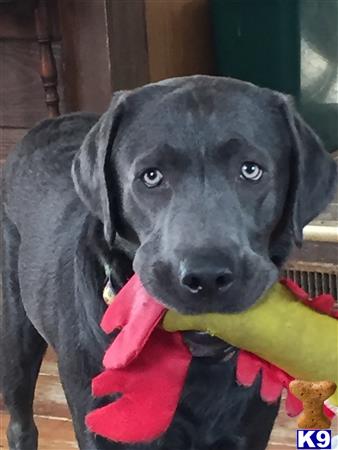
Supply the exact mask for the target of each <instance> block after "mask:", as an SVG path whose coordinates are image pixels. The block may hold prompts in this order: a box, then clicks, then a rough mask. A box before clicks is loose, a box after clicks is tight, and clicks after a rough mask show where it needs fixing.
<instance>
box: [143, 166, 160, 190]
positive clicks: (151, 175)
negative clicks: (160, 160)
mask: <svg viewBox="0 0 338 450" xmlns="http://www.w3.org/2000/svg"><path fill="white" fill-rule="evenodd" d="M140 178H141V180H142V181H143V183H144V184H145V185H146V186H147V187H148V188H154V187H157V186H159V185H160V184H161V182H162V179H163V175H162V173H161V172H160V171H159V170H158V169H155V168H150V169H147V170H145V171H144V172H143V173H142V175H141V177H140Z"/></svg>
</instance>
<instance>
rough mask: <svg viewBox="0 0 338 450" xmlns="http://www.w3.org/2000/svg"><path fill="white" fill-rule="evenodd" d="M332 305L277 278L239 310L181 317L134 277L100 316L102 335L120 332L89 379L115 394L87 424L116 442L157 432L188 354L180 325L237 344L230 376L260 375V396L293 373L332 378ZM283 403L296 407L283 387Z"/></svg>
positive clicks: (285, 384) (337, 330) (170, 409)
mask: <svg viewBox="0 0 338 450" xmlns="http://www.w3.org/2000/svg"><path fill="white" fill-rule="evenodd" d="M309 306H310V307H309ZM333 307H334V299H333V298H332V297H331V296H328V295H323V296H320V297H318V298H317V299H315V300H310V299H309V298H308V295H307V294H306V293H305V292H304V291H303V290H301V289H300V288H299V287H298V286H297V285H295V284H294V283H292V282H290V281H287V282H285V283H284V285H282V284H280V283H276V284H275V285H274V286H273V287H272V288H271V289H270V290H269V291H268V292H267V293H266V294H265V295H264V297H263V298H261V299H260V300H259V301H258V302H257V304H256V305H255V306H253V307H252V308H250V309H249V310H247V311H245V312H242V313H238V314H204V315H196V316H184V315H181V314H179V313H177V312H175V311H167V310H166V309H165V308H164V307H163V306H162V305H161V304H160V303H159V302H158V301H157V300H156V299H154V298H152V297H151V296H150V295H149V294H148V293H147V292H146V290H145V289H144V288H143V286H142V284H141V282H140V280H139V278H138V277H137V275H134V276H133V277H132V278H131V280H130V281H129V282H128V283H127V284H126V285H125V286H124V288H123V289H122V290H121V291H120V292H119V294H118V295H117V296H116V297H115V299H114V301H113V302H112V304H111V305H110V306H109V307H108V309H107V311H106V313H105V315H104V317H103V320H102V323H101V326H102V328H103V330H104V331H105V332H106V333H111V332H113V331H114V330H120V332H119V334H118V335H117V337H116V338H115V340H114V341H113V343H112V344H111V345H110V347H109V348H108V349H107V351H106V354H105V356H104V360H103V364H104V367H105V371H104V372H103V373H102V374H100V375H98V376H97V377H96V378H94V380H93V383H92V390H93V395H94V396H97V397H100V396H105V395H109V394H113V393H117V392H118V393H120V395H121V396H120V397H119V398H118V400H116V401H114V402H112V403H109V404H107V405H105V406H102V407H101V408H98V409H96V410H94V411H92V412H91V413H89V414H88V415H87V418H86V423H87V426H88V427H89V429H90V430H91V431H92V432H94V433H97V434H100V435H102V436H104V437H106V438H108V439H111V440H113V441H119V442H133V443H135V442H149V441H152V440H154V439H156V438H157V437H159V436H160V435H161V434H163V433H164V432H165V431H166V430H167V428H168V427H169V425H170V423H171V421H172V419H173V416H174V414H175V411H176V408H177V405H178V402H179V399H180V395H181V392H182V389H183V386H184V381H185V379H186V375H187V372H188V369H189V365H190V362H191V358H192V356H191V354H190V351H189V350H188V348H187V347H186V345H185V343H184V341H183V338H182V335H181V333H180V331H183V330H200V331H206V332H208V333H210V334H211V335H215V336H218V337H219V338H221V339H223V340H225V341H227V342H229V343H231V344H232V345H235V346H236V347H239V348H241V349H243V350H241V351H240V353H239V356H238V358H237V369H236V375H237V381H238V382H239V383H240V384H242V385H244V386H251V385H252V384H253V383H254V381H255V379H256V377H257V376H258V374H259V373H261V390H260V392H261V397H262V399H263V400H264V401H266V402H274V401H276V400H278V398H279V397H280V395H281V392H282V390H283V388H286V389H287V390H288V388H289V384H290V382H291V381H292V380H293V379H294V378H295V377H299V378H302V379H304V380H311V381H320V380H328V381H332V382H335V383H336V382H337V381H338V352H337V346H338V342H337V341H338V321H337V320H336V318H337V313H336V312H335V311H334V308H333ZM312 308H315V309H317V310H319V311H321V312H318V311H315V310H314V309H312ZM323 313H325V314H323ZM327 314H329V315H327ZM330 315H331V316H334V317H330ZM277 366H278V367H277ZM286 409H287V412H288V413H289V414H290V415H297V414H299V413H300V412H301V410H302V403H301V402H300V400H299V399H297V398H296V397H295V396H294V395H293V394H292V393H291V392H290V391H289V390H288V396H287V401H286ZM326 413H327V414H328V415H329V411H328V410H326Z"/></svg>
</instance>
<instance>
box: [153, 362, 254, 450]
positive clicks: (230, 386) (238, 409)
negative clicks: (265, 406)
mask: <svg viewBox="0 0 338 450" xmlns="http://www.w3.org/2000/svg"><path fill="white" fill-rule="evenodd" d="M248 396H250V397H251V393H249V392H247V391H246V390H244V391H243V389H242V388H240V387H239V386H238V385H237V384H236V382H235V377H234V362H233V361H227V362H224V363H217V364H212V363H211V364H210V363H209V362H207V361H206V360H204V358H200V359H194V360H193V363H192V365H191V368H190V371H189V375H188V379H187V381H186V385H185V388H184V391H183V394H182V399H181V402H180V404H179V407H178V410H177V413H176V415H175V418H174V421H173V423H172V425H171V427H170V429H169V430H168V432H167V433H166V435H165V436H164V438H162V439H160V440H159V442H158V444H157V446H156V447H154V449H155V448H156V449H159V450H173V449H175V450H228V449H229V450H240V449H241V448H243V447H242V444H243V438H242V437H240V425H241V418H242V416H243V412H244V409H245V405H246V404H247V400H248Z"/></svg>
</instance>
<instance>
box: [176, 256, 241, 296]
mask: <svg viewBox="0 0 338 450" xmlns="http://www.w3.org/2000/svg"><path fill="white" fill-rule="evenodd" d="M180 281H181V285H182V286H183V287H184V288H185V289H188V290H189V291H190V292H191V293H193V294H200V295H204V294H209V295H213V294H220V293H222V292H225V291H226V290H227V289H228V288H229V287H230V285H231V284H232V283H233V281H234V274H233V270H232V269H231V268H230V267H229V265H227V264H222V261H219V262H218V263H215V262H214V261H211V260H209V259H207V258H206V259H203V260H195V261H194V262H193V263H189V262H187V261H185V262H184V263H183V264H182V266H181V280H180Z"/></svg>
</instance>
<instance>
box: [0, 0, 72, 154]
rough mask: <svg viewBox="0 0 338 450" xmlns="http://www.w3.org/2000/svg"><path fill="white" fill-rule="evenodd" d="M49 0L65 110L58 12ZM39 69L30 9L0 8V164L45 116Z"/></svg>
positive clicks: (62, 101)
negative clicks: (28, 10) (5, 10)
mask: <svg viewBox="0 0 338 450" xmlns="http://www.w3.org/2000/svg"><path fill="white" fill-rule="evenodd" d="M49 3H50V15H51V18H52V20H51V32H52V36H53V48H54V54H55V58H56V62H57V67H58V72H59V74H60V89H59V92H60V96H61V108H62V109H64V99H63V95H62V93H63V86H62V76H61V75H62V73H61V72H62V70H61V64H62V62H61V36H60V33H59V24H58V14H57V9H56V7H55V2H53V1H50V2H49ZM39 69H40V58H39V47H38V43H37V41H36V31H35V22H34V13H33V11H30V12H28V13H27V12H26V13H25V14H13V13H11V12H8V13H3V12H2V11H1V9H0V163H1V162H2V161H3V160H4V159H5V157H6V155H7V153H8V152H9V150H10V149H11V148H12V147H13V145H14V144H15V143H16V142H17V141H18V140H19V139H20V138H21V137H22V136H23V135H24V134H25V133H26V131H27V129H29V128H31V127H32V126H34V125H35V124H36V123H37V122H38V121H40V120H42V119H43V118H45V117H46V106H45V102H44V91H43V87H42V83H41V80H40V75H39Z"/></svg>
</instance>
